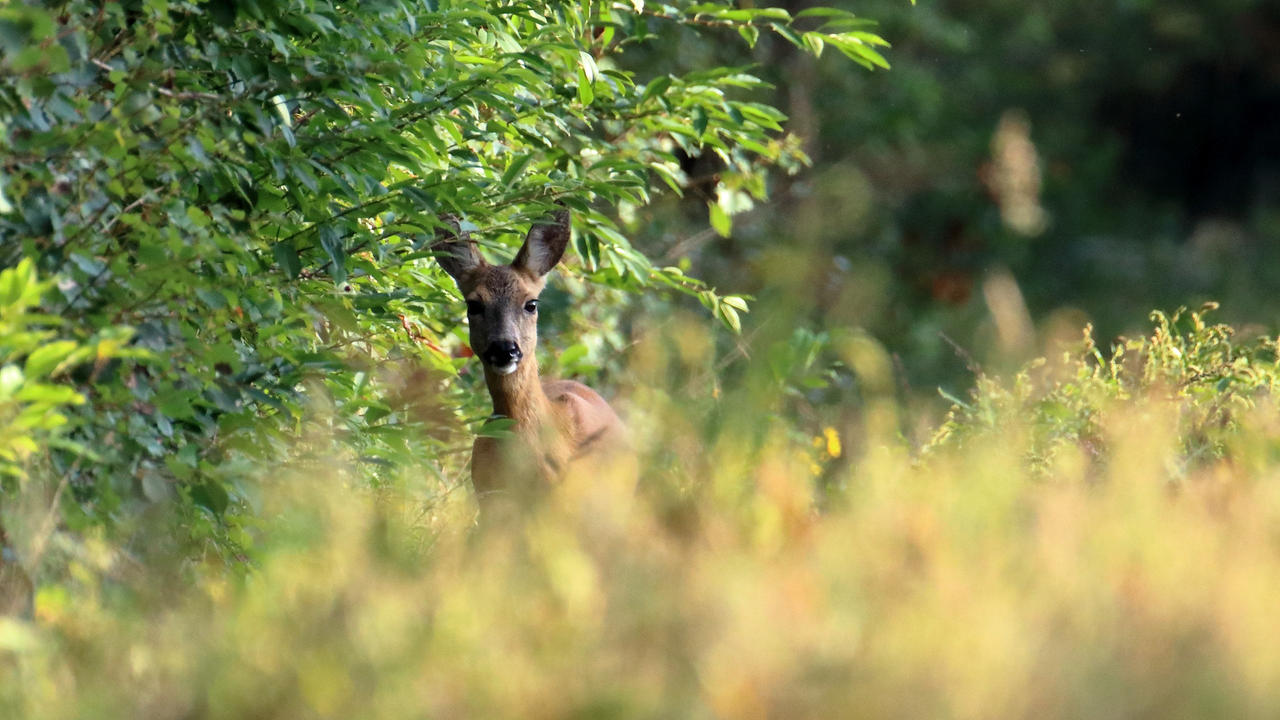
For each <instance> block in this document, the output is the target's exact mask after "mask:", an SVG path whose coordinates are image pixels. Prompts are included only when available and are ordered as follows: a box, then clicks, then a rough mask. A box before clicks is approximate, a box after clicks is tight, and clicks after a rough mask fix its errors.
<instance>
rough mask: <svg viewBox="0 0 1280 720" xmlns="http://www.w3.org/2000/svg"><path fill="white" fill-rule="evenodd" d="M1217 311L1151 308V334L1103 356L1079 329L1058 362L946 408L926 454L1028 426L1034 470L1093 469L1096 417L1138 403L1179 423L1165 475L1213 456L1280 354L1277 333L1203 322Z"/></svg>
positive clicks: (1261, 395)
mask: <svg viewBox="0 0 1280 720" xmlns="http://www.w3.org/2000/svg"><path fill="white" fill-rule="evenodd" d="M1216 309H1217V306H1216V305H1215V304H1209V305H1206V306H1205V307H1203V308H1202V309H1201V310H1200V311H1196V312H1187V311H1186V310H1185V309H1180V310H1178V311H1177V312H1175V313H1174V314H1173V315H1172V316H1169V315H1165V314H1164V313H1162V312H1159V311H1156V312H1153V313H1152V314H1151V319H1152V321H1153V322H1154V323H1155V330H1154V332H1153V333H1152V334H1151V335H1150V337H1142V338H1137V339H1132V340H1122V341H1121V342H1119V343H1118V344H1116V345H1115V346H1114V347H1113V348H1112V349H1111V352H1110V354H1109V357H1104V356H1103V354H1102V353H1101V352H1100V351H1099V350H1098V348H1097V346H1096V345H1095V343H1094V340H1093V337H1092V329H1091V328H1086V329H1085V335H1084V340H1083V341H1082V343H1081V346H1080V347H1075V348H1071V349H1069V350H1065V351H1064V352H1063V353H1062V356H1061V358H1060V359H1059V360H1058V361H1057V362H1056V363H1050V362H1049V361H1047V360H1045V359H1039V360H1036V361H1034V362H1032V363H1031V364H1030V365H1029V366H1028V367H1027V368H1025V369H1024V370H1022V371H1021V372H1019V373H1017V374H1016V375H1015V376H1014V377H1013V378H1012V379H1011V380H1002V379H999V378H994V377H989V376H983V377H980V378H979V379H978V384H977V387H976V388H975V389H974V390H973V392H972V394H971V397H970V398H969V400H968V401H962V400H957V401H956V404H955V405H953V406H952V409H951V412H950V414H949V416H948V418H947V420H946V422H945V423H943V425H942V426H941V427H940V428H939V429H938V432H937V435H936V436H935V437H934V440H933V443H932V445H931V447H930V451H931V452H939V451H941V450H942V449H943V448H947V447H950V446H954V445H956V444H963V443H965V442H967V441H968V438H971V437H972V436H974V435H983V436H990V435H1001V434H1004V433H1009V432H1013V431H1014V426H1017V427H1029V428H1030V432H1031V438H1030V439H1029V441H1028V448H1029V455H1028V457H1027V462H1028V463H1029V465H1030V466H1031V467H1033V468H1041V469H1042V470H1046V471H1047V469H1048V468H1050V467H1052V465H1053V463H1054V462H1055V460H1056V459H1057V458H1058V457H1059V456H1060V455H1063V454H1071V453H1082V454H1083V457H1085V458H1086V459H1087V460H1088V462H1089V463H1090V464H1092V465H1094V466H1097V467H1094V470H1095V471H1099V467H1100V466H1101V465H1104V464H1105V463H1106V461H1107V459H1108V457H1109V455H1110V452H1109V449H1108V442H1107V438H1106V435H1107V432H1106V428H1105V427H1103V425H1102V418H1104V417H1105V416H1106V415H1107V414H1108V412H1109V411H1110V410H1111V409H1112V408H1113V407H1114V406H1116V405H1118V404H1122V403H1134V402H1135V401H1137V402H1140V403H1141V404H1143V405H1149V406H1152V407H1149V408H1148V411H1151V412H1159V413H1160V414H1162V415H1164V416H1165V418H1166V419H1168V418H1172V419H1173V420H1174V421H1175V422H1176V429H1175V432H1176V436H1177V438H1178V444H1179V448H1180V451H1181V454H1180V456H1179V458H1178V461H1177V465H1176V466H1175V467H1173V468H1171V471H1172V472H1173V473H1174V477H1172V478H1171V480H1178V479H1180V478H1183V477H1185V475H1186V474H1187V473H1188V472H1189V470H1190V469H1191V468H1192V467H1194V466H1199V465H1205V464H1211V463H1213V462H1216V461H1219V460H1221V459H1222V458H1223V457H1224V455H1225V453H1226V451H1227V448H1228V445H1229V442H1230V439H1231V438H1232V437H1233V436H1235V435H1236V434H1238V433H1239V432H1240V426H1239V424H1240V421H1241V418H1242V417H1249V415H1250V413H1251V412H1252V411H1255V410H1256V409H1257V408H1258V407H1259V403H1260V402H1261V403H1269V402H1272V401H1273V400H1274V398H1275V397H1276V396H1277V391H1278V390H1280V354H1278V353H1277V349H1278V346H1277V342H1276V340H1275V339H1274V338H1261V339H1258V340H1255V341H1252V342H1250V343H1246V344H1239V343H1234V342H1233V341H1232V338H1233V335H1234V334H1235V331H1234V329H1233V328H1231V327H1230V326H1228V325H1223V324H1209V323H1208V322H1206V317H1205V316H1206V315H1207V314H1208V313H1209V312H1210V311H1213V310H1216Z"/></svg>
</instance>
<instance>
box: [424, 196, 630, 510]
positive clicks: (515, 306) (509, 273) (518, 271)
mask: <svg viewBox="0 0 1280 720" xmlns="http://www.w3.org/2000/svg"><path fill="white" fill-rule="evenodd" d="M442 220H443V221H444V224H445V225H446V228H445V229H444V230H443V231H442V232H441V233H440V234H439V235H438V239H437V241H436V243H435V244H434V245H433V246H432V249H433V250H435V251H436V259H437V261H438V262H439V264H440V266H441V267H442V268H443V269H444V271H445V272H446V273H448V274H449V275H450V276H452V277H453V279H454V280H455V281H456V282H457V285H458V290H459V291H460V292H461V294H462V297H463V298H464V299H465V301H466V307H467V321H468V324H469V326H470V342H469V344H470V346H471V350H472V352H473V354H474V355H475V356H476V357H478V358H479V359H480V362H481V365H482V367H483V369H484V379H485V384H486V385H487V386H488V389H489V396H490V398H491V399H492V400H493V414H494V417H497V418H508V419H509V420H510V421H511V426H510V428H509V432H508V433H507V434H505V435H504V436H502V437H490V436H487V435H480V436H478V437H476V439H475V442H474V444H473V445H472V448H471V484H472V486H473V488H474V490H475V493H476V497H477V499H478V501H479V503H480V507H481V513H482V515H483V514H484V513H485V512H486V510H487V507H488V506H491V505H492V504H493V503H494V502H497V501H499V500H501V499H503V498H507V499H513V500H515V501H516V502H517V503H519V502H521V501H527V500H532V499H533V498H531V497H529V496H530V495H531V494H533V495H536V494H537V493H539V492H540V491H545V490H547V489H549V488H551V487H554V486H556V485H558V484H559V483H561V482H562V481H564V480H565V479H566V478H572V477H576V478H579V479H580V480H582V481H584V482H594V480H595V478H593V477H591V476H592V475H593V474H600V473H608V472H611V471H612V469H614V468H616V467H617V466H618V465H619V462H618V461H619V460H620V459H621V458H623V457H625V456H627V455H628V454H629V441H628V437H627V430H626V428H625V427H624V425H623V423H622V420H621V419H620V418H619V417H618V414H617V413H616V412H614V410H613V408H612V407H610V406H609V403H608V402H606V401H605V399H604V398H603V397H601V396H600V394H599V393H597V392H596V391H594V390H592V389H591V388H589V387H587V386H586V385H583V384H582V383H579V382H575V381H572V380H543V379H542V378H541V377H540V376H539V373H538V363H537V359H536V357H535V351H536V350H537V347H538V296H539V295H540V294H541V293H542V290H543V288H544V287H545V286H546V280H547V273H549V272H550V271H551V269H552V268H553V267H555V266H556V265H557V264H558V263H559V262H560V259H561V258H562V257H563V256H564V252H565V248H566V247H567V246H568V243H569V235H570V229H569V211H568V210H567V209H563V208H561V209H559V210H557V211H556V212H555V213H554V214H553V215H552V216H551V218H550V219H548V220H543V221H539V222H535V223H534V224H533V225H532V227H530V229H529V232H528V235H527V236H526V237H525V240H524V243H523V244H522V245H521V247H520V250H519V251H518V252H517V253H516V256H515V259H514V260H512V261H511V263H510V264H507V265H501V264H490V263H488V262H486V261H485V259H484V257H483V256H482V255H481V254H480V251H479V248H478V247H477V246H476V244H475V243H474V242H473V241H472V240H471V237H470V233H467V232H463V231H462V230H461V228H460V226H459V224H458V221H457V219H456V218H453V217H445V218H442Z"/></svg>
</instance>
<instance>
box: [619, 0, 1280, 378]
mask: <svg viewBox="0 0 1280 720" xmlns="http://www.w3.org/2000/svg"><path fill="white" fill-rule="evenodd" d="M800 4H801V3H794V5H792V6H793V7H796V6H799V5H800ZM856 9H857V11H858V12H859V13H863V14H866V15H868V16H870V17H874V18H876V19H877V20H879V21H880V22H881V25H880V26H879V28H878V32H880V33H881V34H883V36H884V37H886V38H888V39H890V40H892V41H893V51H892V54H891V55H890V58H891V59H892V61H893V70H892V72H888V73H861V72H849V68H848V66H847V64H845V63H840V62H837V61H836V60H835V59H833V58H831V57H829V54H827V55H823V56H822V57H821V58H812V57H806V56H802V55H800V54H798V53H796V52H793V50H792V48H791V47H789V46H788V45H787V44H785V43H769V42H765V41H762V42H761V43H759V44H758V45H757V46H756V48H755V50H754V51H753V52H752V53H751V54H747V53H746V52H745V51H744V50H743V49H742V48H740V47H737V46H734V45H732V44H727V43H723V44H714V45H713V44H706V43H701V44H700V43H693V42H688V41H687V40H686V41H684V42H682V40H683V39H682V38H679V37H672V38H669V39H667V40H666V41H665V42H666V44H665V45H663V46H661V47H659V48H656V49H655V50H654V52H653V54H652V56H651V57H649V58H647V60H648V61H650V62H666V61H667V58H672V57H674V58H677V59H678V60H679V61H680V62H684V63H689V64H696V63H708V62H709V63H726V64H734V63H739V62H746V61H748V60H751V61H755V62H758V63H760V66H761V74H762V76H763V77H764V78H765V79H767V80H769V81H771V82H772V83H773V84H774V85H775V86H776V87H777V91H776V95H775V99H774V103H775V104H776V105H777V106H778V107H779V108H781V109H783V110H785V111H787V113H788V115H789V116H791V125H790V127H791V128H793V129H794V130H795V131H796V132H797V133H799V134H800V135H802V136H803V137H804V139H805V149H806V151H807V152H808V153H809V154H810V156H811V157H812V158H813V161H814V166H813V169H812V170H811V171H809V172H806V173H805V174H804V175H803V176H798V177H796V178H795V179H794V180H788V181H783V182H780V183H778V184H777V186H776V187H775V189H774V192H773V193H771V200H770V202H769V203H768V204H767V205H764V204H762V205H759V206H757V208H756V209H755V211H754V212H751V213H750V214H748V215H744V216H741V217H739V218H737V219H736V222H735V225H734V229H733V235H732V237H731V238H729V239H721V238H718V237H715V236H714V235H712V234H710V233H703V232H702V230H703V227H702V223H701V218H699V217H696V216H695V215H694V213H693V212H692V210H691V208H689V207H687V206H679V205H676V204H675V203H663V204H660V205H658V206H656V207H655V208H654V209H653V211H652V212H647V213H643V214H641V216H640V217H639V218H638V222H637V224H636V225H635V226H634V230H633V234H632V237H633V239H634V240H636V241H637V242H646V244H648V243H653V244H655V245H657V246H659V247H665V248H668V249H669V250H668V252H669V255H668V257H670V258H671V259H672V260H673V261H675V260H680V259H684V258H687V259H688V261H689V262H690V267H691V272H693V273H695V274H697V275H698V276H699V277H702V278H705V279H707V280H708V281H710V282H712V283H715V284H719V285H723V286H727V287H733V288H734V289H736V290H740V291H742V292H748V293H751V294H752V295H753V296H755V297H757V298H758V299H759V301H760V306H762V307H764V306H772V305H775V304H781V303H793V304H801V305H804V306H805V307H806V308H807V311H808V322H809V324H810V325H811V326H812V327H814V328H815V329H823V330H826V329H830V328H832V327H838V326H845V325H856V326H859V327H862V328H865V329H866V330H867V331H868V332H869V333H871V334H872V335H873V336H875V337H877V338H879V339H880V340H881V341H883V342H884V343H885V344H886V346H887V348H888V349H889V351H890V353H891V354H894V355H896V356H897V357H898V358H899V360H900V364H901V367H902V373H901V375H902V376H903V378H902V381H903V382H908V383H909V384H910V385H911V386H912V388H913V389H914V394H915V395H917V396H920V397H922V398H923V397H926V396H933V400H936V395H935V394H934V392H933V390H934V387H935V386H937V385H940V384H941V385H946V386H949V387H951V388H953V390H954V391H955V392H961V391H962V389H963V388H964V387H966V386H967V385H969V384H970V383H971V382H972V379H973V378H972V375H971V374H970V373H969V372H968V371H967V369H966V365H968V364H970V363H968V362H967V361H966V360H965V359H963V358H958V357H957V355H956V353H955V352H953V348H952V343H949V342H947V341H946V340H944V339H943V338H942V337H941V335H943V334H945V336H946V337H947V338H950V339H951V340H953V341H954V344H957V345H960V346H961V347H963V348H965V350H966V352H968V354H969V355H970V356H972V358H973V359H974V360H976V361H977V362H978V363H980V364H982V365H984V366H987V367H988V369H990V366H992V365H1000V366H1002V369H1011V368H1012V367H1016V366H1017V365H1020V364H1021V363H1023V362H1025V361H1026V360H1029V359H1030V358H1031V357H1033V356H1035V355H1038V354H1044V353H1045V352H1047V350H1046V347H1047V343H1046V342H1044V341H1045V340H1046V339H1048V338H1049V337H1052V338H1053V339H1055V340H1056V339H1058V338H1059V337H1061V335H1064V334H1068V335H1072V336H1074V335H1075V333H1076V330H1077V329H1078V328H1079V327H1080V326H1081V325H1083V324H1085V323H1086V322H1088V323H1092V324H1093V326H1094V327H1095V329H1096V331H1097V334H1098V338H1099V341H1100V342H1101V343H1102V344H1103V345H1108V344H1110V342H1111V341H1112V340H1113V339H1114V338H1116V337H1117V336H1119V335H1120V334H1130V335H1136V334H1140V333H1141V332H1142V331H1143V330H1144V328H1145V322H1146V315H1147V313H1148V312H1149V311H1150V310H1151V308H1156V307H1177V306H1179V305H1184V304H1185V305H1190V306H1193V307H1194V306H1197V305H1199V304H1200V303H1201V302H1204V301H1207V300H1217V301H1220V302H1222V305H1223V311H1222V312H1223V320H1224V321H1226V322H1230V323H1232V324H1235V325H1237V326H1239V327H1245V326H1260V327H1261V328H1268V329H1270V330H1272V331H1276V330H1280V325H1278V324H1277V323H1278V322H1280V302H1277V297H1280V296H1277V294H1276V293H1275V292H1274V290H1273V286H1274V282H1273V279H1272V277H1271V274H1270V270H1269V268H1272V267H1274V266H1275V264H1276V262H1277V261H1280V249H1278V248H1280V245H1278V244H1277V243H1276V242H1274V238H1276V237H1278V236H1280V212H1277V210H1278V209H1280V195H1277V188H1280V183H1277V181H1276V178H1277V177H1280V133H1277V132H1276V130H1275V123H1274V122H1272V118H1273V117H1274V116H1275V113H1276V108H1277V107H1280V88H1278V87H1277V85H1276V83H1275V82H1274V80H1271V79H1268V78H1269V77H1270V74H1271V73H1272V70H1271V68H1274V67H1275V63H1276V61H1277V54H1276V47H1277V46H1276V44H1275V43H1273V42H1271V41H1270V40H1269V38H1270V37H1272V36H1273V35H1275V34H1276V33H1277V32H1280V13H1277V12H1276V7H1275V6H1274V5H1271V4H1268V3H1263V2H1257V1H1256V0H1239V1H1234V0H1233V1H1232V2H1221V3H1193V2H1169V3H1160V2H1107V3H1096V2H1089V1H1087V0H1065V1H1060V2H1039V1H1036V2H1024V1H1023V0H984V1H983V2H978V3H974V2H968V1H966V0H937V1H936V2H930V3H923V4H920V5H916V6H908V5H906V4H905V3H901V2H898V1H897V0H868V2H865V3H859V4H858V5H857V6H856ZM868 98H874V100H873V101H871V102H867V101H866V99H868ZM714 170H715V167H714V166H712V165H711V164H710V163H706V162H701V163H696V164H695V170H694V171H693V172H694V174H701V175H712V174H714ZM1018 218H1022V219H1021V220H1019V219H1018ZM646 237H652V238H653V239H652V240H651V241H646V240H641V239H642V238H646ZM780 239H785V240H786V241H785V242H781V241H780ZM1006 271H1007V272H1008V273H1009V274H1010V275H1011V276H1012V277H1013V278H1015V279H1016V282H1017V284H1018V287H1019V288H1020V291H1021V295H1022V299H1023V300H1024V301H1025V305H1026V311H1027V313H1028V316H1029V318H1030V319H1031V320H1032V321H1033V326H1034V328H1035V329H1036V331H1037V333H1036V334H1034V335H1033V337H1031V341H1032V342H1031V343H1030V344H1029V347H1027V348H1026V349H1025V350H1024V351H1022V352H1020V353H1019V354H1018V356H1017V357H1014V358H1012V359H1008V358H1003V357H1001V355H1002V353H1001V352H1000V351H999V349H998V347H997V343H996V342H995V339H994V334H995V333H994V330H995V329H994V327H993V325H994V323H993V322H992V311H991V307H990V306H989V303H988V302H987V294H988V293H987V291H988V284H989V282H990V278H991V275H992V273H993V272H997V273H1003V272H1006ZM1059 329H1061V332H1059ZM773 339H776V338H769V339H768V340H770V341H771V340H773ZM766 344H767V341H766Z"/></svg>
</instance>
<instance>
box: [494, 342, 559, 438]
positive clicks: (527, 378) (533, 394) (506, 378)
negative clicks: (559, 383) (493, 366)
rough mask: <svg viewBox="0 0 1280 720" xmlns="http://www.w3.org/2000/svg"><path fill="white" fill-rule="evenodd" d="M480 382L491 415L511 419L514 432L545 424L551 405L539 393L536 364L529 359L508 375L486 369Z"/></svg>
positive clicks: (530, 429)
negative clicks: (489, 401) (486, 389)
mask: <svg viewBox="0 0 1280 720" xmlns="http://www.w3.org/2000/svg"><path fill="white" fill-rule="evenodd" d="M484 380H485V384H487V385H488V386H489V396H490V397H492V398H493V412H494V414H495V415H502V416H504V417H509V418H511V419H512V420H514V421H515V424H516V429H517V430H518V431H525V432H530V431H533V430H535V429H537V428H541V427H542V426H543V425H545V424H546V421H547V418H548V416H549V413H550V404H551V402H550V400H548V399H547V394H546V393H545V392H543V390H542V381H541V380H540V379H539V377H538V363H537V362H536V361H535V360H534V359H533V358H532V357H530V358H528V359H527V360H526V361H525V362H522V363H520V364H519V365H517V366H516V371H515V372H513V373H511V374H510V375H501V374H499V373H496V372H494V371H492V370H490V369H489V368H487V367H486V368H485V369H484Z"/></svg>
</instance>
